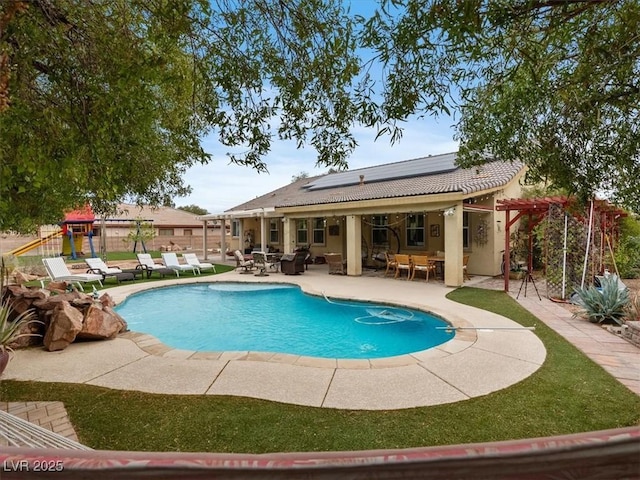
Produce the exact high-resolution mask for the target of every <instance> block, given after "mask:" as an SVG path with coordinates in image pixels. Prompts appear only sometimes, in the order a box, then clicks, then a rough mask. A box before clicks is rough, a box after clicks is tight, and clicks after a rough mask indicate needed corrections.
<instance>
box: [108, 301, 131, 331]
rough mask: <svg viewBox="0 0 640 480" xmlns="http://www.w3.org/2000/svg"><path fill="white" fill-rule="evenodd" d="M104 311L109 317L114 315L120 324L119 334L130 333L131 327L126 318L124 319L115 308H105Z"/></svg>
mask: <svg viewBox="0 0 640 480" xmlns="http://www.w3.org/2000/svg"><path fill="white" fill-rule="evenodd" d="M104 311H105V313H108V314H109V315H113V316H114V317H115V318H116V320H117V321H118V323H119V324H120V330H119V331H118V333H124V332H128V331H129V325H127V321H126V320H125V319H124V318H122V317H121V316H120V314H119V313H117V312H116V311H115V310H114V309H113V308H111V307H104Z"/></svg>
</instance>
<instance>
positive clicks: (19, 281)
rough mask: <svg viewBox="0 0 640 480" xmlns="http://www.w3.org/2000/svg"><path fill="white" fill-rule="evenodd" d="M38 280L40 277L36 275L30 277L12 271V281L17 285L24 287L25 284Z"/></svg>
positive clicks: (29, 275) (20, 272)
mask: <svg viewBox="0 0 640 480" xmlns="http://www.w3.org/2000/svg"><path fill="white" fill-rule="evenodd" d="M39 278H40V277H39V276H38V275H32V274H30V273H25V272H22V271H20V270H14V272H13V280H14V282H15V283H17V284H18V285H24V284H25V283H27V282H31V281H33V280H38V279H39Z"/></svg>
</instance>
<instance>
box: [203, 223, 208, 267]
mask: <svg viewBox="0 0 640 480" xmlns="http://www.w3.org/2000/svg"><path fill="white" fill-rule="evenodd" d="M207 222H208V221H207V220H203V221H202V254H203V256H204V259H205V260H206V259H207Z"/></svg>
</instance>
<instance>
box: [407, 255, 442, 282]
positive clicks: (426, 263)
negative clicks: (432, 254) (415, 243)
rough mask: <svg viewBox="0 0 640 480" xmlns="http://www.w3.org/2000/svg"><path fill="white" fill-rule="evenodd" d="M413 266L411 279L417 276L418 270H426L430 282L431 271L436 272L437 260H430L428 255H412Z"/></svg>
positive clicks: (427, 279) (427, 280)
mask: <svg viewBox="0 0 640 480" xmlns="http://www.w3.org/2000/svg"><path fill="white" fill-rule="evenodd" d="M411 262H412V264H413V265H412V268H411V280H413V279H414V278H415V276H416V272H425V276H426V280H425V281H426V282H427V283H428V282H429V272H433V273H434V274H435V273H436V264H435V262H433V261H431V260H429V257H427V256H426V255H412V256H411Z"/></svg>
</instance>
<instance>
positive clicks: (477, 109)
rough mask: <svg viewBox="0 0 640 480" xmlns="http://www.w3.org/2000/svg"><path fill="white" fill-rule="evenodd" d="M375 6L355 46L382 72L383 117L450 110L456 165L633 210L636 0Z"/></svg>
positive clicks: (637, 120) (639, 131)
mask: <svg viewBox="0 0 640 480" xmlns="http://www.w3.org/2000/svg"><path fill="white" fill-rule="evenodd" d="M382 4H383V8H382V9H381V10H380V12H378V13H377V14H376V15H375V16H374V17H373V18H371V19H369V20H368V21H367V22H366V23H365V28H364V36H363V40H364V44H365V45H366V46H369V47H370V48H372V49H374V50H375V51H376V53H377V55H378V57H379V59H380V60H381V61H382V62H383V63H384V64H385V66H386V70H385V77H384V79H383V84H384V102H383V103H382V104H381V106H380V107H381V109H382V111H383V116H384V118H385V119H386V118H396V119H398V118H407V117H408V116H409V115H411V114H413V113H416V112H418V113H422V114H428V113H432V112H434V111H436V112H438V111H440V112H442V111H444V112H448V111H452V110H453V111H456V112H459V113H460V116H459V121H458V124H457V132H458V138H459V140H460V142H461V148H460V158H461V161H462V164H463V165H465V166H471V165H479V164H482V163H483V162H485V161H486V159H485V155H484V154H486V153H489V154H492V155H495V156H496V157H498V158H500V159H503V160H509V161H515V160H522V161H524V162H526V163H527V165H528V167H529V170H528V178H529V180H531V181H534V182H538V181H547V182H550V183H551V184H553V185H554V186H555V187H564V188H565V189H566V190H567V191H569V192H570V193H577V194H578V195H579V196H580V197H582V198H583V199H587V198H590V197H591V196H592V195H593V193H594V192H597V191H608V192H611V193H612V195H613V196H614V197H615V198H616V199H617V200H619V201H621V202H623V203H625V204H626V205H628V206H630V207H632V208H634V209H635V210H639V209H640V200H639V198H638V196H637V185H638V182H637V179H638V177H639V176H640V159H639V157H638V152H639V151H640V116H639V115H638V112H639V107H640V84H639V83H638V79H639V78H640V75H639V74H640V62H639V58H640V36H639V35H638V31H640V4H639V3H638V2H637V1H635V0H621V1H616V2H602V1H598V0H584V1H579V0H578V1H571V2H569V1H567V2H534V1H527V0H519V1H513V0H491V1H486V0H484V1H483V0H469V1H464V2H457V1H452V0H390V1H386V2H382ZM456 87H457V89H456ZM454 109H455V110H454Z"/></svg>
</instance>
